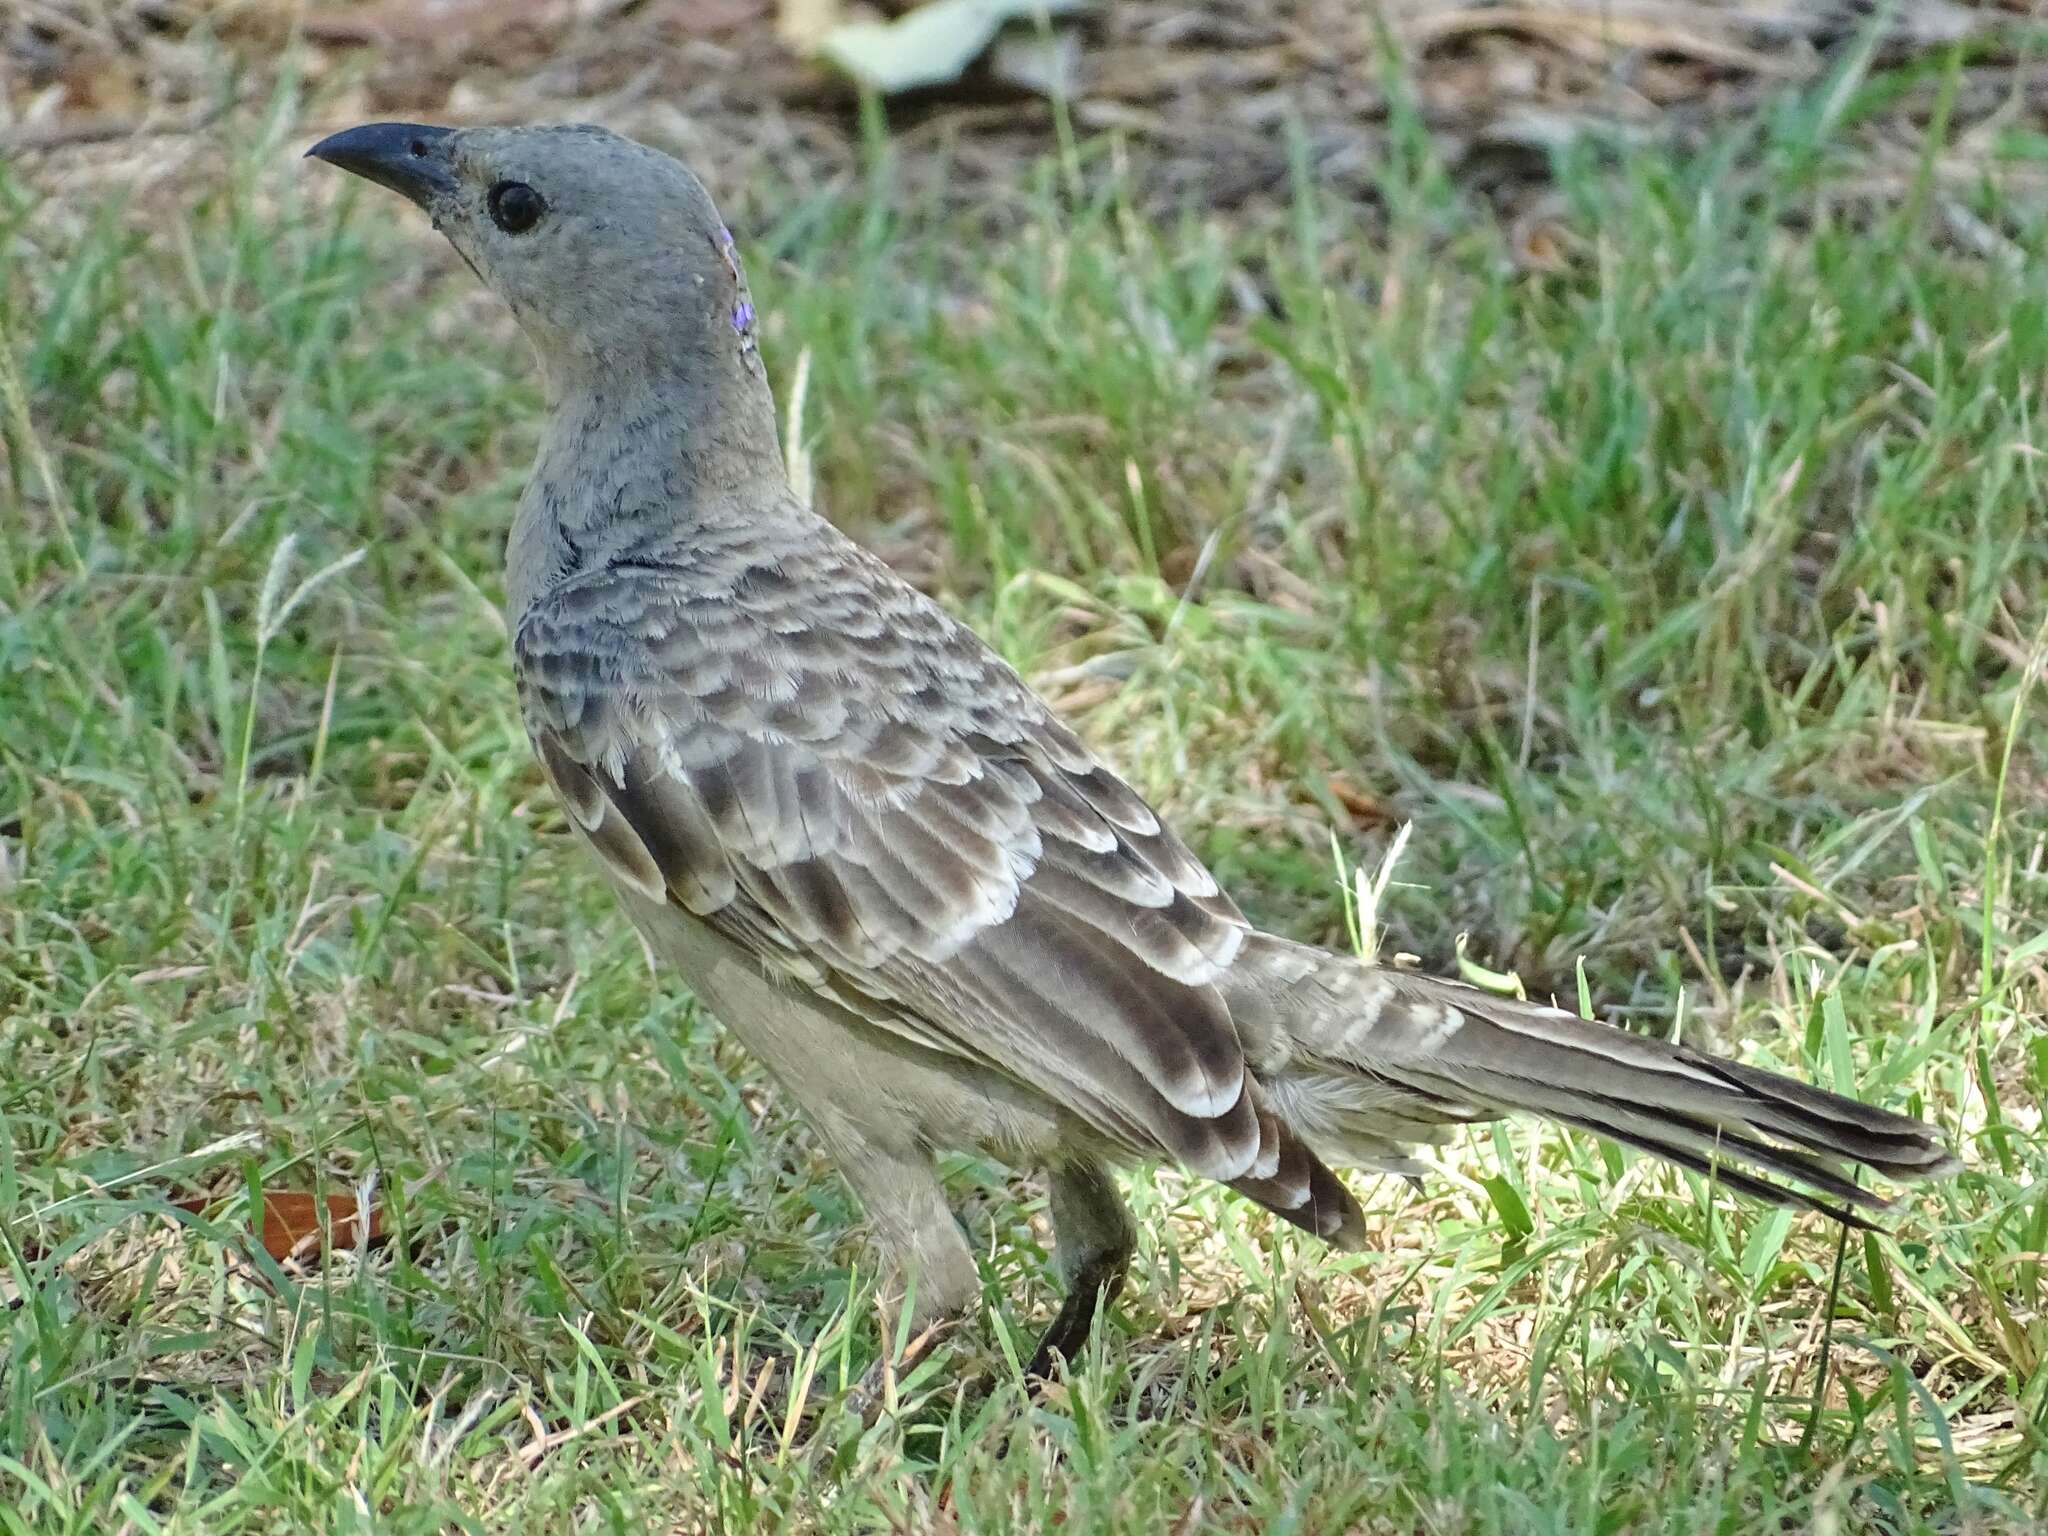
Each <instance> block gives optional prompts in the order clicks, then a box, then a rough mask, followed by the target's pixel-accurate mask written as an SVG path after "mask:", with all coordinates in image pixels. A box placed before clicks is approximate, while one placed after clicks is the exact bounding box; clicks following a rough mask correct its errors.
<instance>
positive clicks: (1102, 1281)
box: [1024, 1161, 1138, 1381]
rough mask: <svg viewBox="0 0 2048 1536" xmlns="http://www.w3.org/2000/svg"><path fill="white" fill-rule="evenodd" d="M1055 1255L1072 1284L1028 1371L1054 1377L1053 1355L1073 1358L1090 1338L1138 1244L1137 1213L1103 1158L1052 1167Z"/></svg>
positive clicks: (1063, 1277) (1038, 1377) (1066, 1280)
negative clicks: (1133, 1213) (1133, 1220)
mask: <svg viewBox="0 0 2048 1536" xmlns="http://www.w3.org/2000/svg"><path fill="white" fill-rule="evenodd" d="M1051 1182H1052V1224H1053V1242H1054V1245H1055V1246H1054V1257H1055V1259H1056V1260H1057V1262H1058V1265H1059V1272H1060V1279H1061V1280H1062V1282H1064V1283H1065V1285H1066V1288H1067V1294H1066V1299H1065V1300H1064V1301H1062V1302H1061V1303H1060V1310H1059V1315H1058V1316H1057V1317H1055V1318H1054V1319H1053V1320H1052V1325H1051V1326H1050V1327H1048V1328H1047V1329H1046V1330H1045V1335H1044V1337H1043V1338H1041V1339H1040V1340H1039V1341H1038V1349H1037V1350H1036V1352H1034V1353H1033V1355H1032V1356H1031V1363H1030V1364H1029V1365H1028V1366H1026V1367H1025V1368H1024V1370H1025V1374H1026V1375H1028V1376H1030V1377H1032V1378H1034V1379H1036V1380H1040V1381H1044V1380H1049V1379H1050V1378H1051V1376H1052V1364H1053V1357H1054V1356H1055V1355H1058V1356H1059V1357H1060V1358H1062V1359H1065V1360H1072V1359H1073V1358H1074V1357H1075V1356H1077V1355H1078V1354H1080V1352H1081V1349H1082V1346H1083V1345H1085V1344H1086V1343H1087V1342H1088V1334H1089V1331H1090V1330H1091V1329H1092V1328H1093V1327H1094V1326H1095V1311H1096V1308H1097V1306H1098V1305H1103V1306H1106V1305H1108V1304H1109V1303H1110V1302H1112V1301H1114V1300H1115V1299H1116V1295H1117V1292H1119V1291H1121V1290H1122V1289H1123V1285H1124V1271H1125V1270H1126V1269H1127V1268H1128V1267H1129V1265H1130V1262H1131V1254H1132V1252H1133V1251H1134V1250H1135V1249H1136V1248H1137V1246H1138V1234H1137V1229H1136V1228H1135V1227H1134V1226H1132V1224H1131V1213H1130V1211H1129V1210H1128V1209H1126V1208H1125V1206H1124V1198H1123V1195H1122V1193H1121V1192H1119V1190H1118V1189H1117V1187H1116V1180H1115V1179H1113V1178H1112V1177H1111V1176H1110V1173H1109V1170H1108V1169H1106V1168H1104V1167H1103V1166H1102V1165H1101V1164H1100V1163H1097V1162H1092V1161H1090V1162H1075V1163H1064V1164H1061V1165H1059V1166H1057V1167H1055V1168H1054V1169H1053V1170H1052V1181H1051Z"/></svg>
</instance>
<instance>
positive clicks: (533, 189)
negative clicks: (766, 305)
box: [306, 123, 760, 384]
mask: <svg viewBox="0 0 2048 1536" xmlns="http://www.w3.org/2000/svg"><path fill="white" fill-rule="evenodd" d="M306 153H307V154H308V155H309V156H310V157H312V158H313V159H316V160H324V161H326V162H328V163H329V164H330V165H336V166H339V167H341V169H343V170H345V171H352V172H354V173H355V174H356V175H358V176H361V177H363V178H365V179H366V180H369V181H373V182H376V183H377V184H378V185H379V186H383V187H388V188H390V189H391V190H392V191H394V192H397V193H399V194H400V195H401V196H403V197H405V198H406V199H408V200H409V201H411V202H413V203H415V204H417V205H418V206H419V207H420V208H421V209H422V210H424V211H425V212H426V213H427V215H428V216H429V217H430V218H432V220H433V221H434V227H435V228H436V229H438V230H440V231H441V233H442V234H443V235H445V236H447V237H448V240H449V241H450V243H452V244H453V245H454V247H455V249H456V250H457V251H458V252H460V253H461V255H462V256H463V258H464V259H465V260H466V261H468V263H469V264H470V266H471V267H473V268H474V269H475V270H476V273H477V275H478V276H479V277H481V278H482V279H483V281H484V282H485V283H486V284H487V285H488V286H489V287H490V288H491V289H492V291H494V292H495V293H497V294H498V295H499V297H501V298H503V299H504V300H505V302H506V303H507V304H509V305H510V306H511V308H512V312H513V314H514V315H515V316H516V317H517V318H518V320H519V323H520V325H521V326H522V327H523V328H524V329H525V331H526V333H527V335H528V336H529V337H531V338H532V340H533V342H534V345H535V347H536V349H537V350H538V351H539V353H540V356H541V360H542V364H543V367H544V368H545V369H546V370H547V372H548V374H549V375H550V378H551V380H552V381H554V382H556V383H558V384H566V383H571V382H577V381H589V380H600V379H606V378H615V377H618V376H620V375H621V374H626V375H630V374H633V373H637V372H640V371H643V370H651V371H660V372H664V373H667V372H673V371H675V370H677V369H681V370H683V371H684V372H686V373H691V374H696V375H698V376H699V377H701V378H702V379H703V380H704V382H707V383H715V382H717V381H718V378H719V376H721V375H725V376H730V375H731V374H733V373H734V372H738V373H741V374H752V375H753V376H754V377H755V378H757V379H758V378H759V375H760V363H759V360H758V358H757V357H756V356H755V353H754V309H753V302H752V299H751V298H750V297H749V295H748V292H747V284H746V279H745V277H744V275H743V274H742V273H741V270H740V264H739V257H738V255H737V253H736V252H735V250H734V248H733V240H732V236H731V234H730V233H728V232H727V230H726V228H725V225H724V223H723V221H722V220H721V219H720V218H719V215H718V209H717V208H716V207H715V206H713V204H712V201H711V197H710V195H709V194H708V193H707V192H706V191H705V190H704V187H703V185H702V184H701V183H700V182H699V181H698V180H697V178H696V177H695V176H693V175H691V174H690V172H689V170H688V169H686V168H685V167H684V166H683V165H682V164H680V163H679V162H678V161H676V160H673V159H671V158H670V157H669V156H667V155H664V154H662V153H661V152H660V151H658V150H654V149H649V148H648V147H646V146H645V145H643V144H636V143H634V142H633V141H632V140H631V139H624V138H620V137H619V136H618V135H617V134H614V133H610V132H607V131H606V130H605V129H602V128H592V127H581V126H578V127H545V128H444V127H431V126H427V125H424V124H418V123H367V124H365V125H364V126H362V127H360V128H350V129H346V130H344V131H343V132H341V133H337V134H334V135H332V136H331V137H329V138H325V139H322V140H321V141H320V142H319V143H318V144H315V145H314V146H313V147H312V148H311V149H310V150H308V151H307V152H306Z"/></svg>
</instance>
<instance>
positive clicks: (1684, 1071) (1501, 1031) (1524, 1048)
mask: <svg viewBox="0 0 2048 1536" xmlns="http://www.w3.org/2000/svg"><path fill="white" fill-rule="evenodd" d="M1258 945H1259V948H1258V951H1257V952H1255V953H1252V954H1248V955H1246V956H1244V957H1242V958H1241V960H1240V964H1239V966H1238V967H1237V968H1236V969H1238V970H1239V971H1240V972H1242V973H1244V974H1245V975H1246V976H1247V978H1249V977H1252V976H1257V975H1259V974H1260V973H1261V972H1262V971H1263V972H1264V979H1263V981H1262V982H1260V983H1255V984H1253V985H1252V987H1251V992H1252V995H1250V996H1248V997H1246V998H1245V999H1244V1002H1245V1004H1247V1005H1249V1006H1250V1007H1252V1008H1255V1009H1256V1008H1258V1007H1264V1009H1265V1010H1266V1012H1267V1016H1268V1018H1269V1019H1270V1022H1271V1023H1272V1024H1274V1025H1277V1026H1278V1027H1280V1028H1282V1029H1284V1030H1285V1031H1286V1033H1287V1034H1288V1036H1289V1037H1290V1038H1291V1040H1292V1043H1293V1047H1294V1049H1293V1051H1292V1053H1291V1060H1290V1066H1289V1068H1288V1070H1287V1071H1286V1072H1285V1073H1284V1074H1283V1075H1281V1076H1280V1077H1279V1078H1278V1080H1277V1081H1275V1082H1274V1083H1273V1084H1271V1085H1270V1086H1271V1091H1272V1096H1273V1099H1274V1103H1275V1107H1276V1109H1278V1110H1279V1112H1280V1113H1282V1114H1283V1115H1284V1116H1285V1117H1286V1118H1287V1119H1288V1120H1289V1121H1290V1122H1291V1123H1292V1124H1293V1125H1294V1126H1295V1128H1296V1129H1297V1130H1298V1131H1299V1132H1300V1133H1301V1135H1302V1136H1303V1138H1304V1139H1305V1140H1306V1141H1307V1142H1308V1143H1309V1145H1310V1146H1311V1147H1314V1148H1315V1149H1316V1150H1317V1151H1318V1152H1320V1153H1321V1154H1322V1155H1323V1156H1324V1157H1325V1158H1327V1159H1329V1160H1330V1161H1332V1162H1339V1163H1343V1162H1350V1163H1360V1164H1366V1165H1375V1166H1381V1167H1392V1168H1396V1169H1402V1168H1403V1164H1402V1161H1401V1158H1400V1155H1399V1145H1400V1144H1401V1143H1402V1142H1409V1141H1431V1140H1439V1139H1441V1136H1442V1134H1443V1133H1442V1131H1441V1129H1440V1127H1442V1126H1443V1125H1445V1124H1447V1123H1456V1122H1460V1121H1473V1120H1493V1119H1497V1118H1499V1117H1501V1116H1502V1115H1505V1114H1510V1113H1515V1112H1525V1113H1529V1114H1535V1115H1540V1116H1542V1117H1544V1118H1546V1119H1550V1120H1556V1121H1559V1122H1561V1123H1563V1124H1565V1125H1571V1126H1577V1127H1579V1128H1580V1129H1582V1130H1587V1131H1592V1132H1594V1133H1595V1134H1596V1135H1600V1136H1606V1137H1609V1138H1611V1139H1613V1140H1615V1141H1619V1142H1623V1143H1626V1144H1627V1145H1629V1146H1632V1147H1637V1148H1640V1149H1641V1150H1643V1151H1646V1152H1654V1153H1655V1154H1657V1155H1658V1156H1659V1157H1663V1158H1667V1159H1669V1160H1670V1161H1672V1162H1674V1163H1677V1164H1679V1165H1680V1166H1682V1167H1686V1168H1691V1169H1694V1170H1695V1171H1698V1172H1701V1173H1711V1174H1712V1175H1713V1176H1715V1177H1716V1178H1718V1179H1719V1180H1720V1182H1721V1183H1723V1184H1724V1185H1726V1186H1728V1187H1729V1188H1731V1189H1736V1190H1740V1191H1742V1192H1743V1193H1745V1194H1749V1195H1753V1196H1755V1197H1757V1198H1758V1199H1762V1200H1767V1201H1771V1202H1773V1203H1775V1204H1781V1205H1782V1204H1790V1205H1798V1206H1804V1207H1807V1208H1809V1209H1812V1210H1818V1211H1824V1212H1826V1213H1827V1214H1828V1215H1831V1216H1834V1217H1835V1218H1837V1219H1838V1220H1842V1221H1846V1222H1850V1223H1852V1224H1854V1225H1859V1226H1860V1225H1867V1223H1866V1222H1864V1221H1863V1220H1862V1218H1860V1217H1858V1216H1857V1215H1856V1214H1855V1211H1854V1210H1853V1209H1851V1208H1852V1207H1854V1208H1860V1209H1862V1210H1866V1211H1881V1210H1883V1209H1884V1208H1885V1204H1886V1202H1885V1201H1884V1200H1882V1199H1880V1198H1879V1197H1878V1196H1877V1195H1875V1194H1873V1193H1871V1192H1870V1191H1868V1190H1866V1189H1863V1188H1861V1187H1860V1186H1858V1185H1857V1184H1856V1183H1855V1182H1854V1181H1853V1180H1852V1179H1851V1178H1850V1177H1849V1176H1848V1174H1847V1172H1846V1170H1845V1168H1844V1166H1843V1165H1844V1164H1846V1163H1861V1164H1863V1165H1864V1166H1866V1167H1868V1168H1871V1169H1873V1170H1875V1171H1876V1172H1878V1173H1880V1174H1882V1175H1884V1176H1885V1177H1886V1178H1888V1179H1893V1180H1901V1181H1905V1180H1914V1179H1924V1178H1933V1177H1937V1176H1940V1175H1944V1174H1948V1173H1953V1172H1954V1171H1955V1170H1956V1169H1957V1168H1958V1167H1959V1166H1960V1164H1959V1163H1958V1162H1957V1161H1956V1159H1955V1157H1954V1156H1953V1155H1952V1154H1951V1153H1950V1152H1949V1151H1948V1150H1947V1149H1946V1148H1945V1147H1944V1146H1943V1145H1942V1144H1941V1141H1940V1139H1939V1137H1938V1136H1937V1134H1936V1132H1935V1130H1934V1129H1933V1127H1931V1126H1928V1125H1924V1124H1922V1123H1921V1122H1920V1121H1918V1120H1913V1119H1909V1118H1907V1117H1906V1116H1904V1115H1896V1114H1892V1113H1890V1112H1889V1111H1886V1110H1881V1109H1872V1108H1870V1107H1869V1106H1867V1105H1864V1104H1859V1103H1857V1102H1856V1101H1855V1100H1854V1099H1847V1098H1843V1097H1841V1096H1840V1095H1839V1094H1833V1093H1828V1092H1826V1091H1824V1090H1822V1089H1819V1088H1815V1087H1813V1086H1811V1085H1810V1084H1807V1083H1803V1082H1800V1081H1799V1080H1797V1079H1795V1078H1790V1077H1784V1076H1781V1075H1779V1074H1778V1073H1775V1072H1766V1071H1762V1070H1760V1069H1758V1068H1755V1067H1747V1066H1743V1065H1741V1064H1740V1063H1738V1062H1733V1061H1727V1060H1724V1059H1722V1058H1719V1057H1714V1056H1708V1055H1706V1054H1704V1053H1702V1052H1700V1051H1695V1050H1692V1049H1689V1048H1688V1047H1685V1046H1674V1045H1668V1044H1666V1043H1664V1042H1663V1041H1661V1040H1655V1039H1651V1038H1649V1037H1648V1036H1644V1035H1637V1034H1631V1033H1629V1032H1628V1031H1626V1030H1620V1029H1615V1028H1611V1027H1609V1026H1607V1025H1603V1024H1589V1023H1587V1022H1585V1021H1584V1020H1582V1019H1579V1018H1577V1017H1575V1016H1574V1015H1572V1014H1569V1013H1566V1012H1564V1011H1563V1010H1562V1009H1558V1008H1550V1007H1546V1006H1543V1005H1541V1004H1537V1003H1528V1002H1522V1001H1519V1000H1517V999H1515V998H1511V997H1503V996H1500V995H1498V994H1495V993H1491V992H1484V991H1480V990H1479V989H1477V988H1474V987H1468V986H1463V985H1460V984H1458V983H1456V982H1448V981H1442V980H1439V979H1437V978H1434V977H1429V976H1423V975H1418V974H1416V973H1413V972H1407V971H1394V970H1386V969H1382V968H1379V967H1375V966H1370V965H1367V964H1365V963H1363V962H1361V961H1358V960H1355V959H1352V958H1349V957H1346V956H1340V955H1333V954H1330V953H1328V952H1326V951H1322V950H1312V949H1308V948H1306V947H1304V946H1300V945H1294V944H1288V943H1286V941H1284V940H1276V939H1270V938H1266V937H1263V936H1262V937H1261V939H1260V940H1259V941H1258ZM1246 962H1249V964H1247V963H1246ZM1232 1001H1233V1011H1237V1009H1238V1007H1239V1001H1238V999H1236V998H1233V1000H1232ZM1403 1171H1406V1170H1405V1169H1404V1170H1403ZM1777 1180H1786V1181H1789V1186H1788V1184H1785V1183H1779V1182H1777Z"/></svg>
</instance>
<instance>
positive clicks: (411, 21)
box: [300, 0, 569, 44]
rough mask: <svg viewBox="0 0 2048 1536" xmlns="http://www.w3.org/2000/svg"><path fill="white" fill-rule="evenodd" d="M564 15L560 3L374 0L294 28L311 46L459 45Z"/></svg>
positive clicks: (327, 10) (319, 14)
mask: <svg viewBox="0 0 2048 1536" xmlns="http://www.w3.org/2000/svg"><path fill="white" fill-rule="evenodd" d="M568 16H569V7H568V6H567V5H566V4H564V3H563V0H377V3H374V4H370V5H346V6H322V7H321V8H320V9H318V10H316V11H309V12H307V13H306V19H305V20H304V21H303V22H302V23H300V30H301V31H302V32H303V33H304V34H305V35H306V37H308V38H310V39H311V40H312V41H314V42H316V43H384V44H392V43H460V42H475V41H477V40H478V39H480V38H484V37H488V36H490V35H491V34H492V33H494V32H502V31H504V30H505V29H506V28H507V27H510V26H513V25H515V24H517V23H519V22H522V21H547V20H567V19H568Z"/></svg>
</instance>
